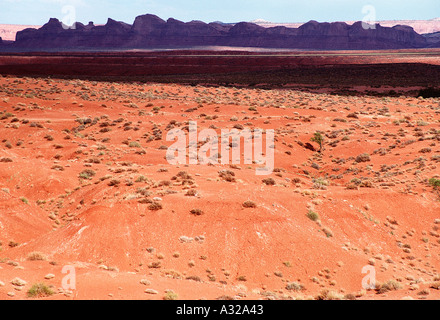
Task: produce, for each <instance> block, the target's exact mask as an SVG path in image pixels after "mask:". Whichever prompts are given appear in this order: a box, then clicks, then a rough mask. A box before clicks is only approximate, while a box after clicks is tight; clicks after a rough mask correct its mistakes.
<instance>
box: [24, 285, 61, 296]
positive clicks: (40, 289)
mask: <svg viewBox="0 0 440 320" xmlns="http://www.w3.org/2000/svg"><path fill="white" fill-rule="evenodd" d="M53 294H55V292H54V291H53V290H52V289H51V288H49V287H48V286H47V285H45V284H44V283H36V284H34V285H33V286H32V287H31V288H30V289H29V291H28V292H27V296H28V297H29V298H41V297H48V296H51V295H53Z"/></svg>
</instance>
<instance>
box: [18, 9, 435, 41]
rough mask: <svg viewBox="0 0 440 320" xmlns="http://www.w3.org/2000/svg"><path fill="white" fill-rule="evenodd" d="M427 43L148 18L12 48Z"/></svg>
mask: <svg viewBox="0 0 440 320" xmlns="http://www.w3.org/2000/svg"><path fill="white" fill-rule="evenodd" d="M427 45H428V44H427V40H426V39H425V37H423V36H421V35H419V34H418V33H416V32H415V31H414V30H413V29H412V28H411V27H407V26H395V27H392V28H388V27H382V26H380V25H378V24H377V25H376V26H375V28H374V29H364V28H363V27H362V23H361V22H356V23H354V24H353V25H348V24H346V23H344V22H335V23H319V22H316V21H310V22H308V23H306V24H304V25H302V26H300V27H299V28H286V27H272V28H264V27H262V26H258V25H256V24H253V23H247V22H241V23H238V24H235V25H233V26H231V25H223V24H219V23H210V24H206V23H204V22H201V21H191V22H188V23H184V22H182V21H179V20H175V19H172V18H170V19H168V20H167V21H164V20H162V19H160V18H159V17H157V16H154V15H151V14H146V15H142V16H139V17H137V18H136V19H135V21H134V23H133V25H129V24H126V23H124V22H119V21H115V20H112V19H108V21H107V23H106V24H105V25H104V26H94V25H93V23H89V24H88V25H87V26H85V25H83V24H81V23H76V24H75V27H74V28H67V27H66V26H63V24H62V23H61V22H60V21H58V20H57V19H50V20H49V22H48V23H47V24H45V25H44V26H43V27H41V28H40V29H25V30H23V31H21V32H18V33H17V37H16V41H15V44H14V46H15V47H18V48H32V49H44V48H52V49H57V48H58V49H66V48H154V47H163V48H166V47H170V48H173V47H174V48H176V47H191V46H240V47H262V48H291V49H402V48H421V47H426V46H427Z"/></svg>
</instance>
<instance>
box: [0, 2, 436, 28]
mask: <svg viewBox="0 0 440 320" xmlns="http://www.w3.org/2000/svg"><path fill="white" fill-rule="evenodd" d="M66 5H69V6H73V7H74V8H75V13H76V20H77V21H80V22H83V23H87V22H88V21H94V22H95V24H101V23H105V22H106V21H107V18H108V17H111V18H113V19H115V20H120V21H124V22H127V23H130V24H131V23H132V22H133V21H134V18H135V17H136V16H138V15H141V14H145V13H152V14H156V15H158V16H159V17H161V18H162V19H164V20H166V19H168V18H170V17H173V18H175V19H179V20H182V21H185V22H186V21H191V20H202V21H205V22H212V21H223V22H239V21H251V20H255V19H264V20H268V21H272V22H306V21H309V20H317V21H321V22H322V21H329V22H331V21H347V20H348V21H354V20H363V19H364V17H365V16H366V14H365V13H363V12H362V8H363V7H364V6H365V5H372V6H373V7H374V8H375V11H376V20H405V19H415V20H420V19H432V18H436V17H440V0H415V1H414V0H369V1H367V0H270V1H267V0H221V1H209V0H173V1H171V0H131V1H130V0H128V1H116V0H106V1H104V0H0V24H35V25H41V24H44V23H46V22H47V21H48V20H49V18H51V17H55V18H58V19H60V20H62V19H63V18H65V16H66V13H65V12H64V13H63V11H62V8H63V6H66Z"/></svg>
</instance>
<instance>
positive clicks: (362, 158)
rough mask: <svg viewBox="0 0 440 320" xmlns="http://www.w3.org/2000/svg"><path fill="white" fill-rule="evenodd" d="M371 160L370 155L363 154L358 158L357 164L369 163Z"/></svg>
mask: <svg viewBox="0 0 440 320" xmlns="http://www.w3.org/2000/svg"><path fill="white" fill-rule="evenodd" d="M370 160H371V159H370V155H369V154H368V153H362V154H360V155H358V156H357V157H356V162H367V161H370Z"/></svg>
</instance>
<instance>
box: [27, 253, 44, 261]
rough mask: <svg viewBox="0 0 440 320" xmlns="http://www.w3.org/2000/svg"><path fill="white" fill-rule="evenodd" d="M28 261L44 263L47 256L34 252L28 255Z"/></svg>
mask: <svg viewBox="0 0 440 320" xmlns="http://www.w3.org/2000/svg"><path fill="white" fill-rule="evenodd" d="M27 259H28V260H29V261H43V260H46V256H45V255H44V254H43V253H41V252H37V251H34V252H31V253H29V254H28V256H27Z"/></svg>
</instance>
